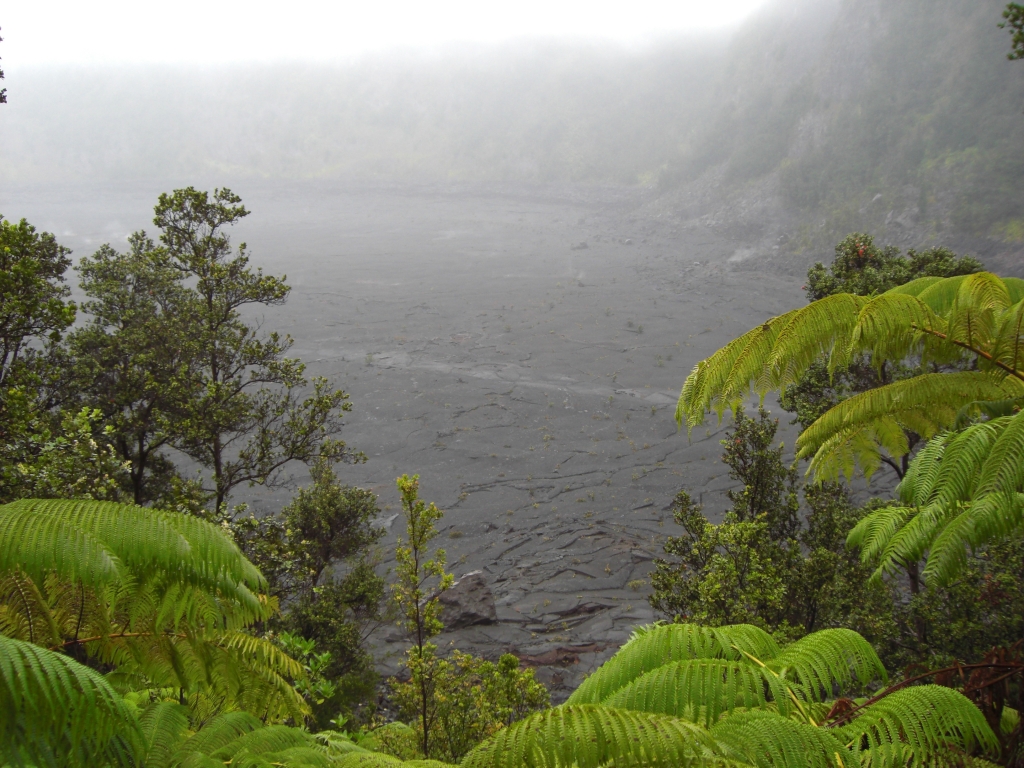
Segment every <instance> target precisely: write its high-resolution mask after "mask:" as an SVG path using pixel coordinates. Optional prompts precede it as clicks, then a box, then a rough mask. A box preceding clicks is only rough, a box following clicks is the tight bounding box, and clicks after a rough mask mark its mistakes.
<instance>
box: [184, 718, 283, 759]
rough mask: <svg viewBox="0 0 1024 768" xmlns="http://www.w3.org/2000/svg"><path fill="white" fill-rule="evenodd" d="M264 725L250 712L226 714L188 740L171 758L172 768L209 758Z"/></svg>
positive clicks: (207, 724) (209, 723)
mask: <svg viewBox="0 0 1024 768" xmlns="http://www.w3.org/2000/svg"><path fill="white" fill-rule="evenodd" d="M262 726H263V723H261V722H260V721H259V719H257V718H256V717H254V716H253V715H251V714H249V713H248V712H225V713H223V714H220V715H217V716H216V717H215V718H213V719H212V720H210V722H208V723H206V724H205V725H204V726H203V727H202V728H201V729H200V730H198V731H196V733H195V734H193V735H192V736H190V737H189V738H188V739H186V740H185V741H184V742H183V743H182V745H181V746H180V747H178V749H177V751H176V752H175V753H174V756H173V757H172V758H171V762H170V766H171V768H176V766H180V765H185V764H186V763H187V762H188V761H189V760H191V759H193V758H194V757H195V756H197V755H198V756H209V755H210V754H211V753H213V752H216V751H217V750H218V749H222V748H223V747H226V746H227V745H228V744H230V743H231V742H233V741H235V740H236V739H238V738H239V737H241V736H244V735H245V734H247V733H250V732H252V731H255V730H257V729H258V728H261V727H262Z"/></svg>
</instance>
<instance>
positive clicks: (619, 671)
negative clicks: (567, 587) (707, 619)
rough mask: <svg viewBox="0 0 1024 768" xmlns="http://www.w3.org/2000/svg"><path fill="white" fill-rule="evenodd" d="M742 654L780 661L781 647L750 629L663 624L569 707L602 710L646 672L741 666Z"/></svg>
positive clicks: (637, 640)
mask: <svg viewBox="0 0 1024 768" xmlns="http://www.w3.org/2000/svg"><path fill="white" fill-rule="evenodd" d="M741 651H742V652H746V653H749V654H751V655H753V656H756V657H757V658H760V659H770V658H774V657H775V655H776V654H778V653H779V646H778V644H777V643H776V642H775V640H774V639H773V638H772V636H771V635H769V634H768V633H767V632H765V631H764V630H763V629H760V628H759V627H755V626H752V625H749V624H735V625H732V626H728V627H701V626H698V625H695V624H662V625H659V626H655V627H652V628H650V629H649V630H647V631H645V632H644V633H642V634H637V635H635V636H634V637H633V639H631V640H630V641H629V642H628V643H626V644H625V645H623V646H622V647H621V648H620V649H619V650H618V652H617V653H616V654H615V655H614V656H612V658H610V659H609V660H608V661H606V662H605V663H604V664H602V665H601V666H600V667H599V668H598V669H597V671H595V672H594V674H592V675H590V677H588V678H587V679H586V680H584V681H583V682H582V683H581V684H580V686H579V687H578V688H577V689H576V690H575V691H573V693H572V695H571V696H570V697H569V698H568V700H567V701H566V703H567V704H598V703H601V702H603V701H605V700H606V699H607V698H608V697H609V696H611V695H612V694H613V693H615V692H616V691H618V690H619V689H620V688H622V687H624V686H626V685H628V684H629V683H631V682H632V681H634V680H636V679H637V678H638V677H640V676H641V675H643V674H644V673H646V672H650V671H652V670H655V669H658V668H659V667H661V666H664V665H665V664H668V663H670V662H674V661H688V660H690V659H727V660H732V661H739V660H740V659H742V658H743V656H742V653H741Z"/></svg>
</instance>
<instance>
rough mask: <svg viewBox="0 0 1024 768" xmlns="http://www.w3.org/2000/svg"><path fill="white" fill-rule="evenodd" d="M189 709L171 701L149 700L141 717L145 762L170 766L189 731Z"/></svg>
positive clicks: (155, 767) (157, 767) (158, 766)
mask: <svg viewBox="0 0 1024 768" xmlns="http://www.w3.org/2000/svg"><path fill="white" fill-rule="evenodd" d="M188 726H189V722H188V709H187V708H186V707H184V706H182V705H181V704H177V703H174V702H170V701H158V702H153V703H152V704H150V705H149V706H148V707H147V708H146V710H145V711H144V712H143V713H142V716H141V717H140V718H139V728H140V729H141V731H142V737H143V745H144V750H143V763H144V764H145V765H147V766H151V767H152V768H167V766H168V765H169V764H170V761H171V757H172V755H173V754H174V752H175V751H176V750H177V748H178V747H179V746H180V744H181V742H182V741H183V740H184V738H185V735H186V733H187V732H188Z"/></svg>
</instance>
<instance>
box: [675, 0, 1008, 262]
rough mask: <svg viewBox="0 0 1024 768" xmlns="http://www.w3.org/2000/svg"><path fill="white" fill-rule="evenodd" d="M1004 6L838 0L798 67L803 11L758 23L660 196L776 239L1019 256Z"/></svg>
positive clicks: (723, 224) (739, 230) (794, 246)
mask: <svg viewBox="0 0 1024 768" xmlns="http://www.w3.org/2000/svg"><path fill="white" fill-rule="evenodd" d="M1002 7H1003V5H1002V3H1000V2H998V0H978V1H977V2H975V1H974V0H971V1H969V2H968V1H966V0H900V2H885V1H884V0H845V2H843V3H842V4H841V7H840V8H839V9H838V13H837V14H836V15H835V17H834V18H833V20H832V22H831V24H830V28H829V30H828V31H827V33H826V34H825V35H824V36H823V38H822V42H823V45H821V47H820V49H819V50H818V51H816V53H815V58H814V61H813V62H812V63H811V64H810V65H806V64H804V65H803V66H802V67H794V66H792V65H791V64H789V61H788V60H789V59H791V58H793V56H794V49H795V48H797V47H798V44H799V41H800V40H801V39H806V33H805V31H804V29H802V28H800V26H799V24H798V22H801V21H802V19H801V17H800V15H799V14H795V15H793V16H791V17H790V19H789V20H788V21H787V23H783V24H777V25H776V29H775V30H774V34H766V32H767V25H756V24H755V25H751V26H750V27H749V28H748V29H747V30H746V31H745V33H744V35H743V36H741V38H740V39H739V40H738V41H737V42H736V43H735V45H734V50H733V55H732V56H731V58H732V60H733V61H734V62H735V71H734V73H733V74H732V78H733V79H732V81H731V82H725V83H723V85H722V88H723V89H729V88H731V89H733V95H732V96H731V100H729V98H730V97H729V94H728V92H727V91H726V92H722V93H720V94H719V99H718V100H719V102H720V103H721V106H720V108H719V111H718V113H717V116H716V118H715V120H714V121H713V123H712V124H711V125H709V126H707V127H706V128H705V130H704V131H703V132H702V134H701V138H700V139H699V140H698V141H697V142H695V144H694V148H693V150H692V151H691V152H690V153H689V156H688V157H686V158H683V159H682V160H681V161H680V162H679V164H678V165H677V166H675V167H674V168H673V172H672V173H670V174H668V175H667V176H666V178H665V181H666V186H667V187H671V190H670V191H669V194H668V195H667V200H666V201H663V204H667V202H668V200H672V201H673V203H674V205H675V206H676V208H677V209H678V210H679V211H686V210H689V211H690V212H692V213H695V214H697V215H701V216H704V217H705V221H706V222H707V223H711V224H712V225H715V226H718V227H720V228H722V229H724V230H727V231H733V232H734V233H735V234H737V235H742V236H747V237H759V238H761V239H762V245H763V246H767V245H768V244H769V243H774V244H776V245H778V244H779V243H780V242H781V245H782V247H781V249H780V250H783V251H795V252H802V251H806V250H808V249H820V248H821V247H823V246H824V245H825V244H827V243H833V242H835V241H836V240H837V239H838V238H840V237H842V236H843V235H844V234H846V233H848V232H850V231H853V230H869V231H872V232H876V233H878V234H879V235H880V236H881V237H882V238H883V239H885V240H887V241H888V242H896V243H901V244H905V245H920V244H922V243H927V242H943V243H946V244H953V245H956V246H958V247H962V248H967V249H971V250H974V251H979V252H982V253H983V255H985V256H986V257H988V258H989V259H990V260H991V259H995V262H997V263H998V264H999V265H1000V266H1001V267H1002V268H1004V269H1011V270H1012V269H1017V270H1019V268H1020V267H1019V264H1018V263H1017V262H1018V261H1019V260H1020V257H1021V252H1020V248H1021V244H1022V243H1024V154H1022V153H1021V151H1020V147H1021V146H1022V143H1024V114H1022V107H1024V67H1020V66H1019V65H1015V64H1011V63H1010V62H1008V61H1007V60H1006V55H1005V54H1006V52H1007V51H1008V49H1009V41H1008V39H1007V36H1006V33H1005V32H1004V31H1002V30H1000V29H999V28H998V27H997V22H998V21H999V19H1000V11H1001V9H1002ZM797 55H798V56H800V57H801V58H802V59H803V61H804V62H806V60H807V55H806V51H803V50H800V51H798V53H797ZM794 70H795V71H796V74H794ZM801 70H802V72H801ZM780 238H781V239H780Z"/></svg>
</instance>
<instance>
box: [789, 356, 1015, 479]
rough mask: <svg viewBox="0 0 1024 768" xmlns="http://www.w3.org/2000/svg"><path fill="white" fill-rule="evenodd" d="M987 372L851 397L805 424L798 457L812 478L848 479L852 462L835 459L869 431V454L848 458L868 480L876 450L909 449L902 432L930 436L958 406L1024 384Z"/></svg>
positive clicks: (910, 382)
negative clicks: (805, 460)
mask: <svg viewBox="0 0 1024 768" xmlns="http://www.w3.org/2000/svg"><path fill="white" fill-rule="evenodd" d="M1014 381H1015V380H1012V379H1007V378H1006V377H1002V376H995V375H993V374H991V373H982V372H977V371H965V372H961V373H946V374H943V373H931V374H924V375H922V376H916V377H914V378H912V379H905V380H903V381H898V382H895V383H893V384H890V385H888V386H885V387H879V388H878V389H870V390H868V391H867V392H862V393H860V394H857V395H854V396H853V397H851V398H849V399H847V400H844V401H842V402H841V403H839V404H838V405H836V406H835V407H833V408H832V409H830V410H829V411H828V412H827V413H825V414H823V415H822V416H821V417H820V418H819V419H818V420H817V421H815V422H814V423H813V424H811V426H809V427H808V428H807V429H806V430H804V432H803V433H802V434H801V435H800V437H799V438H798V439H797V448H798V451H797V457H798V458H810V459H811V469H812V471H813V472H815V474H816V476H817V477H819V478H821V479H825V480H832V479H835V478H836V477H837V476H838V474H839V472H840V471H842V472H843V473H845V474H846V475H847V477H849V476H850V475H851V474H852V472H853V469H854V466H853V464H852V463H851V462H848V461H841V460H840V461H837V460H836V457H838V456H839V455H841V453H842V452H843V451H844V450H846V449H847V446H849V445H851V444H853V443H854V441H856V439H857V438H858V437H859V436H860V435H862V434H864V431H865V430H870V432H868V434H870V435H871V438H872V439H871V441H870V445H871V446H872V449H871V452H866V451H862V452H860V453H859V454H858V453H856V452H855V453H852V454H850V455H851V457H855V458H856V460H857V464H859V465H860V466H861V468H862V469H863V470H864V472H865V474H866V475H868V476H870V475H871V474H872V472H873V471H874V470H875V469H876V468H877V467H878V465H879V463H880V456H881V454H880V450H881V449H884V450H885V451H886V452H888V453H889V454H890V455H891V456H894V457H897V458H899V457H902V456H903V455H905V454H906V453H907V451H908V450H909V445H908V443H907V438H906V435H905V434H904V432H903V430H904V429H907V430H910V431H912V432H916V433H917V434H919V435H921V436H922V437H924V438H926V439H927V438H931V437H933V436H934V435H936V434H937V433H938V432H939V431H941V430H943V429H946V428H949V427H952V426H953V425H954V424H955V423H956V418H957V413H958V412H959V411H960V409H961V408H962V407H964V406H965V405H968V404H969V403H972V402H976V401H978V400H1002V399H1005V398H1007V397H1008V396H1010V395H1014V394H1016V393H1018V392H1024V386H1021V385H1018V384H1014V383H1013V382H1014Z"/></svg>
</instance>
